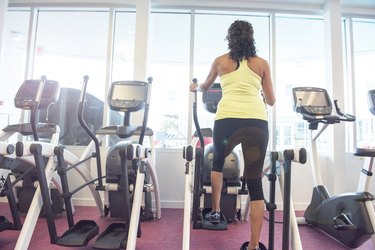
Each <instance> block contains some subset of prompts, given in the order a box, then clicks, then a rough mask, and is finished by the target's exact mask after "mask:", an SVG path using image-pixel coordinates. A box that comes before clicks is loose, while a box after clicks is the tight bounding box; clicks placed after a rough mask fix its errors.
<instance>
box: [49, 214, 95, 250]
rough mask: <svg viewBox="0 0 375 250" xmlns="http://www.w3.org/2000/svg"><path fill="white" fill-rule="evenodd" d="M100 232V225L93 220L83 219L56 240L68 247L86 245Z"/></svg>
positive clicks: (58, 243)
mask: <svg viewBox="0 0 375 250" xmlns="http://www.w3.org/2000/svg"><path fill="white" fill-rule="evenodd" d="M98 233H99V227H98V225H97V224H96V223H95V222H94V221H91V220H81V221H79V222H77V223H76V224H75V225H74V226H73V227H71V228H69V229H68V231H66V232H65V233H64V234H63V235H62V236H61V237H60V238H59V239H58V240H57V242H56V244H57V245H60V246H67V247H79V246H86V245H87V243H88V242H89V241H90V240H91V239H92V238H94V237H95V236H96V235H97V234H98Z"/></svg>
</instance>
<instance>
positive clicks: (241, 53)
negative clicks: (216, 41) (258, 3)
mask: <svg viewBox="0 0 375 250" xmlns="http://www.w3.org/2000/svg"><path fill="white" fill-rule="evenodd" d="M225 39H226V40H227V41H228V49H229V56H230V57H231V58H233V59H235V60H238V61H241V60H242V59H243V58H247V57H250V56H256V48H255V41H254V29H253V25H252V24H251V23H249V22H247V21H242V20H237V21H234V23H232V24H231V25H230V27H229V29H228V35H227V37H226V38H225Z"/></svg>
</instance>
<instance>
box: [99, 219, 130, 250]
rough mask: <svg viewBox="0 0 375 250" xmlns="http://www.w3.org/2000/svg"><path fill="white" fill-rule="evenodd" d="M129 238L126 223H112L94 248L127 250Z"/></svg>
mask: <svg viewBox="0 0 375 250" xmlns="http://www.w3.org/2000/svg"><path fill="white" fill-rule="evenodd" d="M127 237H128V232H127V229H126V225H125V223H112V224H111V225H109V226H108V227H107V228H106V229H105V230H104V231H103V233H101V234H100V235H99V236H98V238H97V240H96V241H95V243H94V244H93V246H92V247H93V248H95V249H125V247H126V241H127Z"/></svg>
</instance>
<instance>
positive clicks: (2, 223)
mask: <svg viewBox="0 0 375 250" xmlns="http://www.w3.org/2000/svg"><path fill="white" fill-rule="evenodd" d="M11 228H12V223H11V222H10V221H9V220H8V219H7V218H6V217H5V216H2V215H0V232H2V231H5V230H9V229H11Z"/></svg>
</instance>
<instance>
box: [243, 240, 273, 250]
mask: <svg viewBox="0 0 375 250" xmlns="http://www.w3.org/2000/svg"><path fill="white" fill-rule="evenodd" d="M240 250H253V249H249V242H248V241H246V242H244V243H243V244H242V246H241V248H240ZM254 250H267V248H266V246H265V245H263V244H262V242H259V247H257V248H255V249H254Z"/></svg>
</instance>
